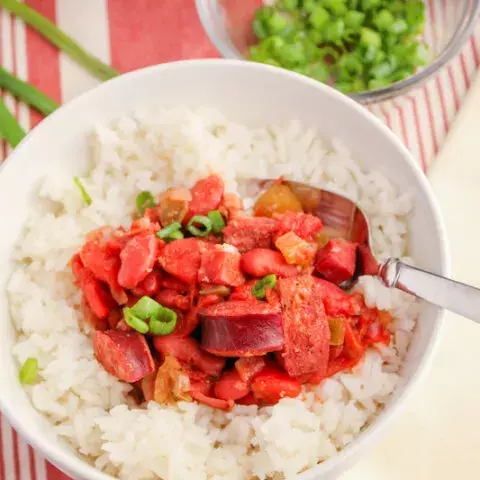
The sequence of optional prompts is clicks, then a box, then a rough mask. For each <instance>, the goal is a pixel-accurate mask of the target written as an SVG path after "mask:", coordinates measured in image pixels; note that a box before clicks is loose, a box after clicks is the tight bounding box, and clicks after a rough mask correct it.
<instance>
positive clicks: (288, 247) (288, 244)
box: [275, 232, 317, 266]
mask: <svg viewBox="0 0 480 480" xmlns="http://www.w3.org/2000/svg"><path fill="white" fill-rule="evenodd" d="M275 246H276V247H277V248H278V249H279V250H280V252H281V254H282V255H283V258H285V260H286V262H287V263H289V264H290V265H300V266H305V265H310V264H311V263H313V260H314V258H315V255H316V253H317V245H316V244H315V243H309V242H307V241H305V240H303V239H302V238H300V237H299V236H298V235H297V234H296V233H294V232H288V233H285V234H283V235H282V236H280V237H277V239H276V240H275Z"/></svg>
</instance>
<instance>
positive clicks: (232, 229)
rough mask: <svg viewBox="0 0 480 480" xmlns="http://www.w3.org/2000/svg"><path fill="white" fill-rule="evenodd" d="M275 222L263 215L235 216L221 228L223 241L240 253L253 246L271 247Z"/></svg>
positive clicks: (275, 228)
mask: <svg viewBox="0 0 480 480" xmlns="http://www.w3.org/2000/svg"><path fill="white" fill-rule="evenodd" d="M276 230H277V222H276V220H273V219H271V218H265V217H235V218H233V219H232V220H231V221H230V222H228V225H227V226H226V227H225V228H224V229H223V231H222V233H223V238H224V241H225V243H228V244H229V245H233V246H234V247H237V249H238V251H239V252H241V253H244V252H248V251H249V250H252V249H253V248H271V247H272V245H273V234H274V233H275V231H276Z"/></svg>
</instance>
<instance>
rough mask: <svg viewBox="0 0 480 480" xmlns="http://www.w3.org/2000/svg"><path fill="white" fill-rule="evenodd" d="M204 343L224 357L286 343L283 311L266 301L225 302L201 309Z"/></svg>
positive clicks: (259, 351)
mask: <svg viewBox="0 0 480 480" xmlns="http://www.w3.org/2000/svg"><path fill="white" fill-rule="evenodd" d="M200 316H201V319H202V347H203V348H204V349H205V350H206V351H207V352H210V353H213V354H215V355H219V356H224V357H243V356H253V355H263V354H265V353H267V352H274V351H277V350H281V349H282V347H283V331H282V318H281V314H280V312H279V311H278V310H277V309H275V308H273V307H271V306H270V305H268V304H267V303H264V302H259V301H256V302H241V301H233V302H230V301H229V302H224V303H219V304H217V305H213V306H212V307H208V308H205V309H202V310H201V311H200Z"/></svg>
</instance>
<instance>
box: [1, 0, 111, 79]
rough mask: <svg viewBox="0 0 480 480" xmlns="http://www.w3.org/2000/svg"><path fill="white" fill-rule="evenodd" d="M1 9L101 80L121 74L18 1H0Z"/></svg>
mask: <svg viewBox="0 0 480 480" xmlns="http://www.w3.org/2000/svg"><path fill="white" fill-rule="evenodd" d="M0 7H2V8H4V9H6V10H8V11H9V12H11V13H13V14H14V15H16V16H17V17H19V18H21V19H22V20H23V21H24V22H25V23H27V24H28V25H30V26H31V27H32V28H34V29H35V30H37V32H39V33H40V34H41V35H43V36H44V37H45V38H46V39H47V40H49V41H50V42H51V43H53V44H54V45H55V46H56V47H58V48H59V49H60V50H62V51H63V52H65V53H66V54H67V55H68V56H69V57H70V58H72V59H73V60H75V61H76V62H77V63H79V64H80V65H81V66H82V67H84V68H85V69H86V70H88V71H89V72H90V73H91V74H92V75H94V76H95V77H97V78H99V79H100V80H110V79H111V78H114V77H116V76H118V75H119V74H120V73H119V72H118V71H117V70H115V69H114V68H112V67H110V66H109V65H106V64H105V63H103V62H102V61H101V60H100V59H99V58H97V57H95V56H94V55H92V54H91V53H89V52H87V51H86V50H85V49H84V48H82V47H81V46H80V45H79V44H78V43H77V42H76V41H75V40H74V39H73V38H72V37H70V36H68V35H67V34H66V33H64V32H62V31H61V30H60V29H58V28H57V26H56V25H55V24H54V23H52V22H51V21H50V20H48V19H47V18H45V17H44V16H43V15H41V14H40V13H38V12H37V11H35V10H34V9H32V8H30V7H28V6H27V5H25V4H24V3H20V2H18V1H17V0H0Z"/></svg>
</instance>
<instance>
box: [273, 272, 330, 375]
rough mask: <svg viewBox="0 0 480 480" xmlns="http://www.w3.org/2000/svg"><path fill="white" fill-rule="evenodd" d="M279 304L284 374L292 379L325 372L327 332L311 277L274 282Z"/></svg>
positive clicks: (320, 301) (327, 327) (320, 298)
mask: <svg viewBox="0 0 480 480" xmlns="http://www.w3.org/2000/svg"><path fill="white" fill-rule="evenodd" d="M277 285H278V291H279V294H280V300H281V303H282V313H283V315H282V319H283V331H284V336H285V344H284V349H283V353H282V356H283V359H284V361H285V370H286V371H287V373H288V374H289V375H290V376H292V377H298V376H300V375H305V374H309V373H314V372H323V373H325V372H326V371H327V364H328V354H329V345H330V328H329V325H328V319H327V316H326V314H325V309H324V307H323V303H322V295H321V292H320V289H319V287H318V285H317V284H316V282H315V280H314V279H313V277H311V276H310V275H304V276H300V277H294V278H281V279H279V280H278V283H277Z"/></svg>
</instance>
